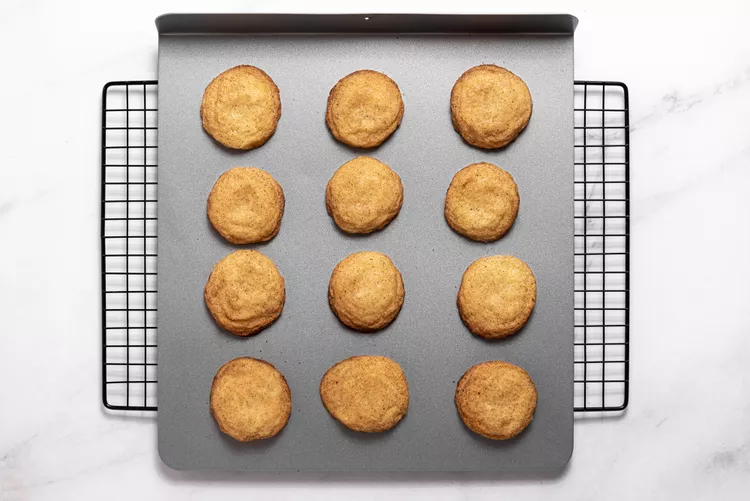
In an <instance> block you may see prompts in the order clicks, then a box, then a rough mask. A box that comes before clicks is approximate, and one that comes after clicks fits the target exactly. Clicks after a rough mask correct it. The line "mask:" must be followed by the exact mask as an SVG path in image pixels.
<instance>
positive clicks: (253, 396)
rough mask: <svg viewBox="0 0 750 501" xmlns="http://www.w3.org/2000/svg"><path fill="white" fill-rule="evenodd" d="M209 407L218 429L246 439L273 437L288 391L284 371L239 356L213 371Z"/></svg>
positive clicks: (287, 409)
mask: <svg viewBox="0 0 750 501" xmlns="http://www.w3.org/2000/svg"><path fill="white" fill-rule="evenodd" d="M210 407H211V415H212V416H213V418H214V420H216V424H218V425H219V429H220V430H221V431H222V432H224V433H226V434H227V435H229V436H230V437H232V438H234V439H235V440H239V441H240V442H249V441H251V440H261V439H264V438H270V437H273V436H274V435H276V434H277V433H278V432H280V431H281V430H282V428H284V426H286V423H287V421H288V420H289V415H290V414H291V412H292V394H291V392H290V391H289V385H288V384H287V382H286V379H284V375H283V374H281V372H279V371H278V370H277V369H276V368H275V367H274V366H273V365H271V364H269V363H268V362H266V361H264V360H258V359H255V358H248V357H241V358H235V359H234V360H232V361H230V362H227V363H226V364H224V365H222V366H221V368H220V369H219V371H218V372H217V373H216V376H215V377H214V382H213V384H212V385H211V404H210Z"/></svg>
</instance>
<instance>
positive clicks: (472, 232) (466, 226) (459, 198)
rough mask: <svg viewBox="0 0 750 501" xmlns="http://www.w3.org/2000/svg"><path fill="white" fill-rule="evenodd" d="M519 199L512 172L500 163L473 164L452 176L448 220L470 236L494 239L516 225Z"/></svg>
mask: <svg viewBox="0 0 750 501" xmlns="http://www.w3.org/2000/svg"><path fill="white" fill-rule="evenodd" d="M519 201H520V200H519V197H518V186H517V185H516V182H515V181H514V180H513V176H511V175H510V174H509V173H507V172H506V171H504V170H503V169H501V168H500V167H498V166H497V165H493V164H490V163H477V164H471V165H469V166H467V167H464V168H463V169H461V170H460V171H458V172H457V173H456V175H455V176H453V180H452V181H451V184H450V186H449V187H448V192H447V193H446V195H445V220H446V221H447V222H448V224H449V225H450V227H451V228H453V229H454V230H455V231H456V232H457V233H460V234H461V235H463V236H465V237H467V238H470V239H472V240H477V241H480V242H491V241H493V240H497V239H498V238H500V237H502V236H503V235H505V233H506V232H507V231H508V230H509V229H510V227H511V226H513V221H515V220H516V215H517V214H518V204H519Z"/></svg>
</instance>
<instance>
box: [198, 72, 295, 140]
mask: <svg viewBox="0 0 750 501" xmlns="http://www.w3.org/2000/svg"><path fill="white" fill-rule="evenodd" d="M279 118H281V98H280V96H279V88H278V87H276V84H275V83H274V81H273V80H272V79H271V77H269V76H268V75H267V74H266V72H265V71H263V70H261V69H260V68H256V67H255V66H247V65H242V66H235V67H234V68H230V69H228V70H226V71H225V72H223V73H221V74H219V76H217V77H216V78H214V79H213V80H212V81H211V83H210V84H208V87H206V90H205V92H204V93H203V102H202V103H201V120H202V121H203V128H204V129H205V130H206V132H207V133H208V134H209V135H210V136H211V137H213V138H214V139H216V140H217V141H218V142H220V143H221V144H223V145H224V146H226V147H227V148H234V149H238V150H252V149H253V148H257V147H259V146H263V144H265V142H266V141H268V139H269V138H270V137H271V136H273V133H274V132H276V125H277V124H278V123H279Z"/></svg>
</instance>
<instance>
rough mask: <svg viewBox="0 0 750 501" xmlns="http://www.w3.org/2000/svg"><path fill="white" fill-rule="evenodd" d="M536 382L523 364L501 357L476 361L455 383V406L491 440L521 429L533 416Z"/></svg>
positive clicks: (477, 430) (462, 415)
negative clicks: (504, 359) (506, 360)
mask: <svg viewBox="0 0 750 501" xmlns="http://www.w3.org/2000/svg"><path fill="white" fill-rule="evenodd" d="M536 400H537V393H536V386H535V385H534V381H532V380H531V377H529V375H528V374H527V373H526V371H525V370H523V369H522V368H520V367H517V366H515V365H513V364H509V363H507V362H501V361H500V360H493V361H490V362H484V363H481V364H477V365H475V366H474V367H472V368H471V369H469V370H468V371H466V373H465V374H464V375H463V376H462V377H461V379H460V380H459V381H458V384H457V385H456V397H455V401H456V409H458V415H459V416H461V420H462V421H463V422H464V424H466V426H467V427H468V428H469V429H470V430H471V431H473V432H474V433H478V434H479V435H482V436H484V437H487V438H489V439H492V440H507V439H509V438H513V437H515V436H516V435H518V434H519V433H521V432H522V431H523V430H524V428H526V427H527V426H528V425H529V424H530V423H531V420H532V419H533V418H534V409H536Z"/></svg>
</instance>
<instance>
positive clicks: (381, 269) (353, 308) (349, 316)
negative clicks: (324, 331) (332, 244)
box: [328, 252, 404, 332]
mask: <svg viewBox="0 0 750 501" xmlns="http://www.w3.org/2000/svg"><path fill="white" fill-rule="evenodd" d="M328 303H329V304H330V305H331V309H332V310H333V312H334V313H335V314H336V316H337V317H339V320H341V322H342V323H343V324H344V325H347V326H349V327H351V328H352V329H356V330H358V331H362V332H372V331H376V330H378V329H382V328H383V327H385V326H386V325H388V324H390V323H391V322H392V321H393V319H394V318H396V315H398V312H399V311H401V305H403V304H404V281H403V280H402V278H401V273H400V272H399V271H398V269H397V268H396V267H395V266H394V265H393V262H392V261H391V260H390V258H389V257H388V256H386V255H385V254H381V253H380V252H357V253H355V254H351V255H349V256H347V257H346V258H344V260H343V261H341V262H340V263H339V264H337V265H336V267H335V268H334V269H333V274H332V275H331V281H330V282H329V284H328Z"/></svg>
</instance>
